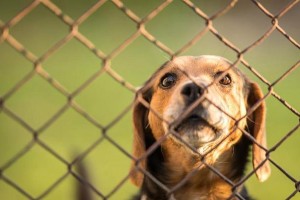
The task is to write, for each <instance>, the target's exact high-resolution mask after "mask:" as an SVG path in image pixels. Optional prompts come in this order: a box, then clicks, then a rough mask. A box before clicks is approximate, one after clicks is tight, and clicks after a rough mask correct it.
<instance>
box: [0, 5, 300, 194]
mask: <svg viewBox="0 0 300 200" xmlns="http://www.w3.org/2000/svg"><path fill="white" fill-rule="evenodd" d="M2 4H3V5H2V6H0V7H1V13H2V14H1V13H0V31H1V32H0V48H1V49H0V51H1V54H0V58H1V61H0V68H1V69H0V83H1V85H2V86H1V88H0V89H1V90H0V126H1V127H0V131H1V133H0V140H1V141H0V149H1V154H2V155H1V156H0V198H1V199H76V192H75V190H76V184H75V183H78V182H81V183H83V184H85V185H86V186H87V188H88V190H90V191H91V193H92V194H93V197H94V198H95V199H127V198H128V197H129V196H130V195H133V194H134V193H135V191H136V189H135V188H134V187H133V186H131V184H130V183H129V180H128V179H129V164H130V162H131V160H133V159H134V158H133V157H132V155H131V140H132V128H131V124H132V122H131V120H130V115H131V109H132V106H133V97H134V95H135V93H136V91H137V89H136V88H137V87H138V86H139V85H140V84H142V83H143V82H144V81H145V80H146V79H147V77H149V76H150V75H151V73H152V72H153V71H155V69H156V68H158V67H159V66H160V65H161V64H162V63H163V62H165V61H167V60H170V59H172V58H174V57H177V56H180V55H200V54H219V55H221V56H223V57H229V59H231V61H232V62H233V63H235V64H236V65H239V68H240V69H241V70H243V71H245V73H247V74H248V75H249V76H250V77H252V79H255V80H256V81H257V82H259V83H260V85H261V86H262V87H263V89H264V92H265V99H266V101H267V107H268V108H269V110H268V125H267V133H268V137H269V145H268V146H269V150H268V154H269V161H270V162H271V165H272V169H273V174H272V175H271V178H270V180H269V181H268V182H266V183H261V184H259V185H258V183H256V180H255V179H254V180H252V175H253V173H254V172H253V170H252V169H249V170H248V172H247V175H246V176H245V177H244V178H243V182H245V183H246V185H247V186H248V187H249V188H250V193H251V194H253V196H256V197H257V198H259V199H263V198H267V197H268V198H270V199H276V198H278V199H299V198H300V196H299V191H300V184H299V180H300V174H299V170H298V169H299V164H300V159H299V158H298V157H299V153H300V152H299V148H298V144H299V141H300V140H299V139H300V137H299V133H300V132H299V130H298V128H299V126H300V122H299V117H300V113H299V109H300V107H299V101H300V93H299V80H298V79H299V76H300V72H299V65H300V59H299V58H300V57H299V48H300V45H299V35H300V31H299V30H300V27H299V25H298V19H299V17H300V15H299V13H300V12H299V10H300V4H299V1H298V0H292V1H281V2H278V1H276V2H271V3H270V2H265V1H255V0H252V1H238V0H232V1H212V2H211V3H209V2H206V1H191V0H182V1H175V0H173V1H172V0H165V1H152V2H151V3H150V2H147V1H134V0H131V1H129V0H127V1H120V0H111V1H108V0H99V1H87V2H85V3H83V2H73V1H65V2H59V1H49V0H34V1H24V2H19V1H17V2H13V3H12V2H11V3H9V2H6V3H4V2H2ZM0 5H1V3H0ZM76 5H77V6H76ZM74 10H76V12H74ZM39 16H41V17H40V19H39ZM245 19H247V20H246V21H247V22H245V21H243V20H245ZM38 20H40V21H38ZM222 20H223V21H222ZM233 20H234V21H233ZM249 23H251V26H250V27H248V25H249ZM253 28H254V30H253ZM90 29H92V31H91V30H90ZM243 29H244V30H243ZM256 29H257V30H256ZM240 31H241V32H240ZM133 49H135V50H133ZM253 52H254V53H253ZM99 63H100V64H99ZM279 65H280V66H279ZM272 66H274V68H272ZM275 66H277V67H275ZM70 77H71V78H70ZM79 162H84V163H86V167H87V172H88V173H89V175H90V179H89V180H85V179H84V178H83V177H82V173H83V172H80V170H79V171H78V170H77V169H76V166H77V165H78V163H79ZM216 173H217V172H216ZM182 184H184V180H183V183H182ZM277 188H278V189H277ZM280 188H281V189H280ZM169 189H170V190H172V189H173V188H169ZM72 195H75V196H73V197H72ZM238 197H239V196H238ZM239 198H242V197H239Z"/></svg>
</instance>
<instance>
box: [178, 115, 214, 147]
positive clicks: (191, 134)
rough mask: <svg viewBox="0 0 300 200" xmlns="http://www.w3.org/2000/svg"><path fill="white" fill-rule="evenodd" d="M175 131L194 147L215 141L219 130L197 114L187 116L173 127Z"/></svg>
mask: <svg viewBox="0 0 300 200" xmlns="http://www.w3.org/2000/svg"><path fill="white" fill-rule="evenodd" d="M175 131H176V132H177V133H178V134H179V136H180V137H181V139H183V140H184V141H185V142H188V143H189V144H190V145H192V146H193V147H195V148H199V147H201V146H203V145H204V144H207V143H210V142H213V141H215V140H216V139H217V138H218V136H219V132H220V131H219V130H218V129H217V128H216V127H215V126H213V125H212V124H210V123H209V122H208V121H207V120H205V119H204V118H203V117H202V116H201V115H198V114H192V115H190V116H188V117H187V118H186V119H184V120H183V121H182V122H181V123H180V124H179V125H178V126H177V127H176V128H175Z"/></svg>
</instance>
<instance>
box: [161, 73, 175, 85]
mask: <svg viewBox="0 0 300 200" xmlns="http://www.w3.org/2000/svg"><path fill="white" fill-rule="evenodd" d="M176 80H177V76H176V75H175V74H173V73H167V74H166V75H164V76H163V77H162V78H161V80H160V87H161V88H163V89H168V88H171V87H172V86H173V85H174V84H175V83H176Z"/></svg>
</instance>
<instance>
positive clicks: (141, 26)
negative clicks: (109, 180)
mask: <svg viewBox="0 0 300 200" xmlns="http://www.w3.org/2000/svg"><path fill="white" fill-rule="evenodd" d="M108 2H110V3H112V4H113V5H114V7H115V8H117V9H119V10H120V11H122V12H123V13H124V17H127V18H129V19H130V20H131V22H132V23H134V25H135V26H136V29H135V30H134V31H133V32H132V33H131V35H130V36H129V37H127V38H126V39H125V40H124V41H122V43H121V44H120V45H118V46H115V47H114V48H113V50H112V51H110V53H104V52H103V51H102V50H101V47H98V46H96V45H95V44H94V43H93V42H92V41H91V40H90V39H89V36H87V35H86V34H84V33H83V32H82V31H81V27H82V26H83V24H84V23H85V22H86V20H88V19H89V18H90V17H91V16H92V15H93V14H94V13H95V12H97V11H98V10H99V9H101V8H102V7H104V6H105V5H106V4H108ZM250 2H251V4H252V5H253V6H255V7H256V9H257V10H259V11H260V12H261V13H263V15H265V16H266V17H267V18H268V21H269V23H270V27H269V28H268V30H266V31H265V32H264V33H263V34H262V35H261V36H260V37H258V38H257V39H256V40H255V41H253V42H251V44H249V45H247V46H246V47H245V48H239V47H238V46H237V45H236V44H235V43H234V42H232V41H230V39H228V38H229V37H226V36H225V35H223V34H222V33H221V32H222V31H218V28H216V27H215V25H214V22H215V21H217V20H218V19H220V18H222V17H223V16H224V15H226V14H228V13H230V12H231V11H232V10H233V9H234V8H235V7H236V6H237V5H238V4H239V3H240V2H239V1H238V0H232V1H229V2H227V3H226V5H225V6H224V7H223V8H221V9H220V10H218V11H217V12H215V13H214V14H212V15H208V14H206V12H205V11H204V10H203V9H202V8H201V6H199V5H198V4H197V2H196V1H190V0H182V3H183V5H184V6H185V7H186V8H188V9H189V12H193V13H194V14H195V15H196V16H197V17H199V19H198V20H199V23H202V24H203V29H202V30H200V31H199V32H198V33H196V34H195V35H194V36H193V37H192V38H190V39H189V41H187V42H186V43H185V44H184V45H182V46H181V47H180V48H178V49H173V48H171V47H169V46H168V45H167V44H164V42H162V41H160V38H159V37H156V36H155V35H154V34H153V33H152V32H151V31H150V30H149V29H148V28H147V26H146V25H147V24H148V23H149V22H151V21H152V20H153V19H155V18H159V14H160V13H161V12H163V11H164V10H165V9H167V8H168V6H170V5H172V4H174V3H175V1H172V0H165V1H162V2H160V3H159V4H158V5H157V6H156V7H155V8H153V9H152V10H151V11H150V12H149V13H148V14H147V15H146V16H144V17H140V16H139V15H138V14H136V12H135V11H133V10H132V9H131V8H130V7H129V6H127V5H126V3H125V2H122V1H120V0H111V1H106V0H99V1H97V2H95V3H94V4H93V5H91V6H90V7H89V8H88V9H87V10H86V11H85V12H84V13H82V14H81V15H80V16H79V17H77V18H76V19H74V18H72V17H70V16H69V15H67V14H65V12H64V11H63V10H62V9H61V8H60V7H59V6H58V5H57V4H56V3H54V2H53V1H49V0H34V1H32V2H30V3H29V4H28V5H27V6H25V7H23V8H22V10H21V11H20V12H18V13H17V14H15V15H14V16H13V17H12V18H11V19H10V20H8V21H5V22H4V21H0V30H1V34H0V45H3V44H8V45H9V46H10V47H12V48H13V50H14V51H15V52H18V53H19V54H20V55H22V57H23V58H25V60H26V62H28V61H29V62H30V63H31V65H32V66H33V67H32V68H31V70H30V71H29V72H27V73H25V74H24V75H23V76H22V77H21V78H20V79H19V80H18V81H17V82H16V83H15V84H14V85H12V86H11V87H10V88H9V89H8V90H6V91H4V92H3V94H1V96H0V112H1V115H4V116H6V117H8V118H10V119H11V120H13V121H14V122H16V123H17V124H19V125H21V127H23V128H24V129H25V130H26V131H27V132H29V133H30V134H31V137H32V139H30V141H29V142H28V143H26V145H25V146H23V147H22V149H20V150H19V151H18V152H16V153H14V155H12V156H10V157H9V159H7V160H5V162H3V163H2V164H1V165H0V180H1V181H2V182H3V183H4V184H5V185H8V186H9V187H11V188H13V190H15V191H17V192H18V193H20V194H21V196H22V198H25V199H44V198H47V196H48V195H49V194H50V193H52V192H53V190H55V189H56V188H57V187H59V185H61V184H62V182H63V181H64V180H65V179H67V177H69V176H72V177H74V178H75V179H76V180H78V181H79V182H81V183H83V184H84V185H86V186H87V187H88V188H89V189H90V190H92V191H93V192H94V193H95V194H96V196H98V197H100V199H110V198H111V197H113V196H114V194H115V193H116V192H117V191H118V190H120V188H122V187H123V185H124V184H125V183H126V182H127V180H128V178H129V174H127V175H124V178H122V179H121V180H120V181H119V182H118V183H117V184H115V186H114V187H113V189H111V190H110V192H109V193H104V192H103V191H102V190H101V189H99V188H98V187H97V186H95V185H93V184H92V183H91V182H89V181H88V180H84V179H83V178H82V176H80V175H79V174H78V173H77V172H76V170H75V169H74V168H75V166H76V165H77V163H78V162H81V160H82V159H84V158H85V157H87V156H88V155H89V154H91V153H92V152H93V151H94V150H95V148H97V147H98V146H100V145H102V143H103V141H106V142H108V143H109V145H112V146H114V147H115V148H116V149H118V151H120V152H121V153H122V154H124V155H125V156H126V158H128V160H129V162H130V160H131V159H134V158H133V157H132V155H131V152H130V151H128V149H127V148H124V146H123V145H121V144H120V142H118V141H115V139H114V138H113V137H112V136H110V135H109V134H107V132H108V130H110V129H111V128H112V127H114V126H115V125H116V124H117V123H119V121H121V120H122V119H123V118H124V117H125V116H126V115H127V114H128V113H130V110H131V109H132V103H130V105H128V106H127V107H126V108H125V109H123V111H122V112H121V113H119V114H118V115H117V116H115V117H114V119H112V120H111V121H110V122H109V123H107V124H106V125H103V123H101V122H99V120H97V119H96V118H95V117H93V115H92V114H90V113H89V112H88V111H86V110H85V109H84V108H83V107H82V106H81V105H80V103H78V101H77V100H75V99H76V98H77V97H78V95H80V94H81V93H83V92H84V91H85V90H87V88H88V87H90V85H92V84H93V83H94V82H95V81H97V80H98V79H99V78H100V77H102V76H103V75H104V74H105V75H109V77H110V78H112V79H113V80H114V81H115V82H116V83H118V84H120V85H121V87H123V88H126V90H127V91H129V92H130V93H131V94H132V95H134V94H135V93H136V91H137V90H136V86H135V85H134V84H133V83H131V82H130V81H128V80H126V78H123V77H122V76H121V75H120V74H119V73H118V70H116V69H114V68H113V67H112V62H114V60H115V59H116V58H117V57H118V56H119V55H120V54H121V53H122V52H123V51H125V50H126V49H127V48H129V46H130V45H131V44H132V43H134V42H135V41H136V40H137V39H138V38H140V37H142V38H144V39H146V40H147V42H148V43H150V44H153V45H154V46H155V48H156V49H159V51H161V52H163V53H164V54H166V55H167V59H172V58H174V57H176V56H179V55H182V54H185V53H186V52H187V51H188V50H189V49H191V48H192V47H193V46H195V44H196V43H197V42H198V41H200V40H201V39H203V37H205V36H206V35H208V34H212V35H213V37H214V38H216V39H217V40H219V41H220V45H223V46H224V47H225V48H226V49H230V50H232V51H233V52H234V55H235V57H236V60H234V62H233V63H235V64H241V65H242V66H243V67H245V68H246V69H248V70H249V71H250V73H251V74H253V75H254V76H255V77H257V79H258V80H259V81H260V82H261V83H262V84H263V85H264V86H265V87H266V88H267V89H266V91H267V92H266V94H265V97H264V98H265V99H269V98H271V97H272V96H273V97H274V98H275V99H276V100H277V101H278V102H280V104H282V105H283V106H284V107H285V109H286V110H289V111H290V114H291V115H293V116H295V117H296V118H298V119H299V117H300V112H299V111H298V110H297V109H296V108H295V107H294V106H292V105H291V104H290V103H289V102H288V101H286V100H285V99H284V98H283V97H282V96H281V95H280V92H276V91H275V89H274V87H275V86H277V85H278V84H279V83H281V82H283V81H284V80H285V79H286V78H287V77H289V76H290V75H291V74H293V73H294V72H295V71H296V70H297V68H298V67H299V65H300V60H299V57H298V60H297V61H296V62H295V63H294V64H293V65H292V66H290V67H289V68H288V69H287V70H286V71H285V72H283V73H282V74H277V75H278V76H277V77H278V78H276V79H275V80H273V81H270V80H268V79H267V78H265V77H264V76H263V75H262V74H261V73H260V72H259V71H257V70H256V66H252V65H251V64H250V63H249V62H248V61H247V58H246V57H247V55H248V54H249V52H250V51H256V49H257V48H258V46H259V45H261V44H263V43H264V42H265V41H266V40H267V39H268V38H269V37H270V35H272V34H274V33H275V32H276V33H277V34H281V35H282V36H283V37H284V38H285V40H286V41H288V42H289V44H290V46H289V48H291V49H296V50H299V48H300V44H299V42H298V41H297V39H296V38H295V37H292V36H291V35H289V33H288V31H286V30H285V28H284V27H283V26H282V24H281V19H282V18H284V16H285V15H287V14H288V13H289V12H290V11H291V10H292V9H296V8H297V9H298V11H299V0H293V1H290V2H289V3H287V4H286V5H285V6H283V7H282V8H281V10H280V11H278V12H277V13H276V14H273V12H271V11H270V10H268V8H267V7H265V6H264V3H261V2H260V1H255V0H252V1H250ZM41 6H42V7H44V8H45V9H47V10H48V11H50V12H51V13H52V14H53V17H55V18H57V19H58V20H59V21H60V22H63V24H64V26H66V27H67V28H68V29H69V31H68V33H67V34H66V35H65V36H64V37H63V38H62V39H60V40H58V41H56V42H55V43H54V44H52V46H51V47H50V48H48V49H47V50H46V51H45V52H44V53H43V54H42V55H37V54H35V53H33V52H32V51H31V50H29V49H28V48H27V47H26V45H24V44H23V43H22V42H20V41H19V39H18V37H16V36H14V35H13V34H12V33H11V29H13V28H14V27H15V26H17V25H18V24H19V23H21V22H22V20H23V19H24V18H25V17H26V16H28V15H29V14H30V13H32V12H34V11H35V9H37V8H38V7H41ZM297 6H298V7H297ZM71 40H76V41H78V42H79V43H81V44H82V45H83V46H84V47H85V48H86V49H88V50H89V53H90V54H93V55H94V56H95V57H97V59H98V60H99V61H101V67H99V68H98V69H97V70H96V72H94V73H93V74H92V75H91V76H89V78H87V79H86V80H85V81H84V82H83V83H81V84H80V85H79V86H78V87H76V89H75V90H73V91H72V92H70V90H68V89H67V88H66V87H65V86H64V84H63V83H61V82H60V81H59V80H57V79H56V77H54V76H53V75H51V74H50V73H49V72H48V70H47V69H46V68H45V67H44V63H45V62H46V61H47V60H49V59H51V57H52V56H53V55H54V54H55V53H57V52H58V51H59V50H60V49H61V48H63V47H64V46H65V45H67V44H68V43H69V42H70V41H71ZM274 48H280V47H274ZM297 53H298V54H297V55H298V56H299V51H298V52H297ZM135 56H139V55H135ZM24 62H25V61H24ZM0 63H1V62H0ZM1 65H2V64H1ZM3 65H5V64H3ZM123 65H124V66H126V65H127V64H126V63H123ZM62 66H63V65H62ZM82 70H84V69H82ZM36 76H38V77H41V78H42V79H43V80H44V81H45V82H47V84H48V85H50V86H51V87H52V88H54V89H55V91H56V92H57V93H59V94H60V95H62V96H63V99H64V100H65V102H64V103H63V104H62V105H60V107H59V109H58V110H57V111H56V112H55V113H54V114H53V115H51V117H50V118H49V119H47V120H45V121H44V122H43V124H42V125H41V126H39V128H35V127H34V125H32V124H30V123H28V122H27V120H25V119H24V118H23V117H22V116H21V115H20V114H18V113H17V112H15V111H13V109H11V108H10V107H9V106H7V104H9V102H10V100H11V98H12V97H13V96H14V95H15V94H16V93H17V92H18V91H20V90H21V89H22V88H23V87H24V86H25V85H26V84H28V83H29V82H31V81H32V80H33V79H34V77H36ZM107 87H108V88H109V87H110V86H109V85H107ZM104 95H105V94H104ZM295 95H299V93H298V92H297V91H295ZM104 98H105V97H104ZM23 106H26V104H25V103H24V105H23ZM107 106H108V107H109V106H112V105H107ZM70 108H71V109H73V110H74V111H75V112H77V113H78V114H79V115H81V116H82V117H83V118H84V119H85V120H87V121H88V122H89V123H90V124H92V125H93V126H94V127H96V129H97V130H99V131H100V132H101V135H100V136H99V137H97V139H96V140H94V141H93V142H92V144H90V145H89V146H88V147H87V148H86V149H85V150H84V151H82V152H80V153H79V155H77V156H76V157H75V158H74V159H73V160H72V161H71V162H70V161H69V160H67V159H66V158H65V157H64V156H62V155H61V154H60V153H59V152H58V151H57V150H55V149H53V148H52V147H51V145H49V144H47V141H46V142H45V140H43V139H41V137H42V135H43V132H45V131H46V130H47V129H49V127H51V126H52V125H53V124H54V123H55V122H56V121H58V119H59V118H61V117H62V115H64V113H65V112H66V111H67V110H68V109H70ZM299 126H300V122H298V123H297V124H296V125H295V126H294V127H292V128H291V129H290V131H288V132H287V133H286V134H285V135H282V137H281V139H280V140H279V141H277V142H276V143H275V144H274V145H273V146H271V147H270V148H269V149H268V150H267V154H268V155H269V157H268V159H269V161H270V162H271V163H272V166H273V168H276V170H278V171H279V172H280V173H281V174H284V176H286V177H287V179H288V180H289V181H290V182H291V183H293V184H294V185H295V188H294V189H293V191H292V192H291V193H290V194H289V195H288V196H286V197H285V198H287V199H293V198H299V193H298V192H299V191H300V190H299V185H300V184H299V177H295V176H294V175H291V174H290V173H289V171H288V170H287V169H285V168H284V167H283V166H281V164H279V163H278V162H277V161H275V160H274V159H273V158H272V153H273V152H275V151H276V150H277V149H278V148H283V147H282V145H283V144H284V143H285V142H286V141H287V140H289V139H290V137H291V136H293V135H295V133H296V132H297V130H298V128H299ZM3 131H9V130H3ZM298 133H299V132H298ZM0 134H1V133H0ZM158 144H159V143H158ZM158 144H157V145H158ZM11 145H14V144H11ZM36 145H38V146H39V147H40V148H42V149H43V150H44V151H46V152H47V154H51V155H52V156H53V157H54V158H55V159H56V160H57V161H58V162H60V163H61V164H62V165H63V166H65V167H66V170H65V172H64V173H63V174H62V175H61V176H60V177H58V178H57V179H56V180H55V181H54V182H52V183H51V184H50V185H49V186H48V187H47V188H46V189H45V190H43V191H42V192H41V193H39V194H38V195H35V194H32V193H31V192H29V191H27V189H25V188H24V187H22V185H20V184H19V183H18V182H17V181H14V179H13V178H11V177H10V175H9V173H6V172H7V171H8V170H9V169H10V168H13V167H14V165H15V163H16V162H18V161H19V160H21V159H22V157H24V156H25V155H27V154H29V153H30V151H31V150H32V149H33V148H34V147H35V146H36ZM156 147H157V146H154V147H152V149H149V150H148V151H147V154H146V155H145V156H147V155H149V154H150V153H151V151H153V149H155V148H156ZM129 149H130V147H129ZM296 151H297V150H296ZM283 159H284V158H283ZM293 159H294V160H299V159H298V158H293ZM37 162H38V161H37ZM298 163H299V162H298ZM207 167H210V166H209V165H207ZM210 168H211V170H213V171H214V172H215V173H216V174H218V175H219V176H221V177H222V178H224V179H225V180H226V181H227V182H228V183H229V184H231V185H232V186H233V187H236V186H237V185H236V184H234V183H232V182H231V181H230V180H229V179H227V178H226V177H224V176H223V175H222V174H221V173H219V172H218V171H216V170H215V169H213V168H212V167H210ZM140 170H143V169H140ZM143 173H145V175H146V176H148V177H150V178H151V179H152V180H153V181H155V182H156V183H157V184H158V185H159V186H160V187H162V188H163V189H165V190H166V191H168V192H174V191H176V189H178V188H179V187H181V186H182V185H183V184H184V183H185V181H186V180H182V182H180V184H178V185H177V186H176V187H174V188H167V187H166V186H164V185H163V184H162V183H160V182H159V181H157V180H156V179H155V177H153V176H152V175H151V174H150V173H149V172H147V171H143ZM193 173H194V172H191V174H189V176H192V175H193ZM253 173H254V171H251V172H250V173H248V174H247V175H246V176H245V177H244V178H243V179H242V180H241V181H240V183H239V184H242V183H244V182H246V181H248V179H249V178H250V177H251V176H252V175H253ZM187 179H188V177H187ZM278 192H280V191H278ZM235 195H236V196H237V197H238V198H240V199H243V197H241V196H239V194H235Z"/></svg>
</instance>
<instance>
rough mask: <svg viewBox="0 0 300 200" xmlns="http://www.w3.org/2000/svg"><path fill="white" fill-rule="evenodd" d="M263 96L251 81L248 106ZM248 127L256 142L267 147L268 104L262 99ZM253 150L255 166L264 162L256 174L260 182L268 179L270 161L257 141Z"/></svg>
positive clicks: (251, 116)
mask: <svg viewBox="0 0 300 200" xmlns="http://www.w3.org/2000/svg"><path fill="white" fill-rule="evenodd" d="M262 98H263V93H262V91H261V89H260V88H259V86H258V85H257V84H256V83H250V87H249V94H248V99H247V101H248V108H250V109H251V107H252V106H254V105H255V104H256V103H257V102H258V101H260V100H261V99H262ZM249 118H250V119H249V120H248V128H249V131H250V133H251V135H252V136H253V137H254V138H255V140H256V142H257V143H258V144H260V145H261V146H262V147H264V148H267V141H266V130H265V120H266V105H265V102H264V101H262V102H261V104H260V105H259V106H258V107H257V108H256V109H255V110H254V112H253V113H252V114H251V115H250V116H249ZM252 151H253V155H252V156H253V158H252V162H253V167H254V168H255V169H256V168H257V167H258V166H259V165H261V163H264V164H263V165H261V166H260V167H259V168H258V169H257V170H256V172H255V173H256V176H257V178H258V180H259V181H260V182H263V181H265V180H267V179H268V177H269V176H270V174H271V168H270V165H269V161H268V160H266V152H265V151H264V150H263V149H262V148H260V147H259V146H258V145H257V144H256V143H255V142H254V143H253V147H252Z"/></svg>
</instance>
